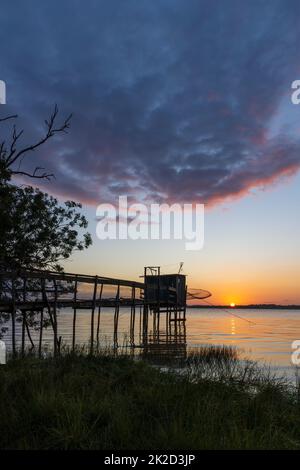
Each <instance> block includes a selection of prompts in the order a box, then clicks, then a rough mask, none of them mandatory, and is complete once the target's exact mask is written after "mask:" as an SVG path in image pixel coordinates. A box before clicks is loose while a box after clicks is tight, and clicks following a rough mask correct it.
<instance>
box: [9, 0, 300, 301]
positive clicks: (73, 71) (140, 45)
mask: <svg viewBox="0 0 300 470" xmlns="http://www.w3.org/2000/svg"><path fill="white" fill-rule="evenodd" d="M299 18H300V3H299V1H276V0H272V1H269V2H268V1H264V2H262V1H248V2H241V1H239V0H236V1H229V0H227V1H216V0H210V1H199V0H197V1H194V0H189V1H184V0H181V1H178V0H156V1H153V2H150V1H149V0H127V1H116V0H110V1H102V0H97V1H96V0H87V1H85V2H83V1H77V0H69V1H67V0H65V1H64V2H60V1H58V0H53V1H52V2H47V3H46V2H39V1H37V0H27V1H26V2H24V1H21V0H17V1H14V2H11V1H8V0H1V11H0V80H4V81H5V82H6V86H7V104H6V105H1V106H0V113H1V116H2V115H4V114H15V113H16V114H18V115H19V116H20V118H19V126H20V127H24V128H25V130H26V135H25V137H24V140H23V142H24V143H28V142H30V141H31V140H32V139H35V138H37V137H38V136H40V135H41V134H42V132H43V127H42V125H43V121H44V119H45V118H46V117H47V116H48V115H49V113H50V112H51V109H52V107H53V105H54V103H57V104H58V105H59V108H60V112H61V114H62V116H64V115H67V114H69V113H70V112H72V113H73V114H74V117H73V119H72V126H71V129H70V132H69V134H68V135H65V136H60V137H59V138H58V139H56V140H55V141H54V140H53V141H52V142H50V143H48V144H47V146H44V147H43V148H42V149H41V150H40V151H39V152H36V153H34V154H32V155H31V156H28V157H26V160H24V162H23V169H28V170H30V169H32V168H34V167H35V166H37V165H38V166H42V167H45V168H47V170H49V171H51V172H53V173H54V174H55V176H56V179H55V180H52V181H51V182H50V183H43V184H40V187H41V188H43V189H46V190H47V191H48V192H51V193H52V194H54V195H56V196H57V197H59V198H60V199H61V200H65V199H70V198H71V199H73V200H76V201H79V202H82V204H83V210H84V213H85V214H86V215H87V217H88V219H89V222H90V225H89V230H90V232H91V234H92V236H93V240H94V243H93V246H92V247H91V248H89V250H88V251H86V252H82V253H80V254H76V255H74V256H73V258H72V260H70V261H68V262H67V263H66V265H65V267H66V270H68V271H72V272H82V273H91V274H94V273H95V274H99V275H104V276H114V277H122V278H129V279H138V276H139V275H141V274H142V272H143V267H144V265H161V266H162V271H163V272H176V271H177V270H178V267H179V263H180V262H184V271H183V272H184V273H185V274H187V275H188V284H189V286H190V287H194V288H203V289H207V290H209V291H211V292H212V294H213V296H212V297H211V301H212V302H213V303H226V304H229V303H230V302H235V303H267V302H272V303H273V302H274V303H282V304H292V303H298V304H300V289H299V286H300V248H299V240H300V216H299V201H300V172H299V171H298V170H299V169H300V105H298V106H297V105H294V104H292V102H291V93H292V90H291V84H292V82H293V81H294V80H297V79H300V54H299V45H300V28H299ZM37 183H38V182H37ZM120 195H127V196H128V197H129V199H130V200H131V201H139V202H147V203H151V202H168V203H173V202H177V203H192V202H193V203H197V202H198V203H204V204H205V205H206V209H205V241H204V247H203V249H202V250H200V251H196V252H195V251H190V252H189V251H186V250H185V244H184V241H172V240H171V241H166V240H164V241H159V240H158V241H150V240H149V241H132V240H131V241H128V240H123V241H120V240H119V241H118V240H116V241H115V240H111V241H100V240H98V239H97V238H96V234H95V229H96V207H97V205H98V204H100V203H117V198H118V196H120Z"/></svg>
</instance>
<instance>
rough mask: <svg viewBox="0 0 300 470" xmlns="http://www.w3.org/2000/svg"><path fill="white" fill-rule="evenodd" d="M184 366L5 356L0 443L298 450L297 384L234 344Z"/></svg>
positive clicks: (197, 355)
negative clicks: (244, 356) (270, 371)
mask: <svg viewBox="0 0 300 470" xmlns="http://www.w3.org/2000/svg"><path fill="white" fill-rule="evenodd" d="M185 365H186V367H185V368H184V369H181V372H178V370H176V371H175V370H171V369H168V370H167V371H166V370H164V371H162V370H161V369H159V368H157V367H153V366H152V365H150V364H148V363H147V362H146V361H145V360H133V359H132V358H129V357H125V356H121V357H113V356H112V355H110V354H109V353H106V354H103V353H102V354H99V355H96V356H89V355H85V354H79V353H78V354H69V353H66V354H64V355H62V356H60V357H57V358H53V357H51V358H45V359H37V358H35V357H31V356H28V357H26V358H24V359H15V360H10V361H9V362H8V364H7V365H6V366H1V368H0V416H1V422H0V448H2V449H164V450H168V449H259V448H261V449H299V448H300V400H299V393H298V390H297V388H295V387H292V386H290V385H289V384H288V383H285V382H284V381H283V380H279V379H276V378H275V377H272V376H271V375H270V374H268V373H266V371H262V370H261V369H260V368H259V367H258V366H257V365H256V364H255V363H252V362H247V361H246V362H241V361H240V360H239V358H238V356H237V355H236V353H235V352H234V351H233V350H232V351H231V352H230V351H228V350H227V349H223V352H222V349H220V348H213V347H209V348H203V349H202V351H201V350H200V351H198V352H194V353H190V354H189V356H188V358H187V360H186V364H185ZM183 371H184V372H183Z"/></svg>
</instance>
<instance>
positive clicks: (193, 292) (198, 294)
mask: <svg viewBox="0 0 300 470" xmlns="http://www.w3.org/2000/svg"><path fill="white" fill-rule="evenodd" d="M210 296H211V293H210V292H209V291H208V290H203V289H189V290H188V292H187V296H186V297H187V299H188V300H192V299H197V300H203V299H207V298H208V297H210Z"/></svg>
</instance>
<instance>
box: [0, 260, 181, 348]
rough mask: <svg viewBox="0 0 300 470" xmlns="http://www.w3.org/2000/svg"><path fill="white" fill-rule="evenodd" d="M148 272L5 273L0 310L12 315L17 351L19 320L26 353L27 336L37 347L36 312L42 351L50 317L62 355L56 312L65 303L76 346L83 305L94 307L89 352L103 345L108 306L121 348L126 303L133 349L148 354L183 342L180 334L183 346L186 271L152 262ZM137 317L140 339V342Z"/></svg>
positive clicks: (0, 282) (55, 345) (0, 283)
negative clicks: (137, 276)
mask: <svg viewBox="0 0 300 470" xmlns="http://www.w3.org/2000/svg"><path fill="white" fill-rule="evenodd" d="M149 270H150V273H149ZM143 277H144V282H138V281H132V280H126V279H116V278H110V277H103V276H91V275H83V274H74V273H65V272H54V271H27V270H23V271H14V272H1V273H0V314H2V315H3V314H4V315H5V314H6V315H8V318H9V319H10V320H11V350H12V353H13V354H16V353H17V347H16V320H18V321H19V322H21V324H22V339H21V353H22V354H24V352H25V343H26V339H27V341H29V342H30V344H31V347H32V348H36V345H35V344H34V342H33V340H32V338H31V334H30V321H32V318H33V317H34V321H35V325H36V323H37V322H38V324H39V325H38V329H39V340H38V346H37V348H36V349H37V350H38V354H39V355H41V353H42V348H43V330H44V328H45V325H47V322H48V325H49V327H50V328H52V331H53V352H54V354H59V352H60V350H61V346H62V337H61V335H60V332H59V331H58V322H57V315H58V312H59V310H60V309H63V308H71V309H73V320H72V345H71V347H72V350H74V349H75V347H76V325H77V323H76V322H77V312H78V310H79V309H80V310H82V309H85V310H87V311H89V312H90V340H89V351H90V353H91V354H93V352H94V350H95V348H98V347H99V338H100V333H101V310H102V308H104V307H105V308H111V309H112V315H113V345H114V348H116V349H117V348H118V327H119V316H120V309H121V308H123V307H127V308H130V319H129V328H128V329H129V340H130V345H131V347H132V348H144V351H145V352H148V353H149V351H151V350H152V351H154V350H155V349H159V348H161V347H164V346H166V345H168V344H169V343H170V342H172V343H178V335H179V336H180V338H181V339H180V341H179V343H180V347H181V348H182V345H183V344H185V327H184V335H183V334H182V331H183V330H182V327H179V325H180V324H181V323H184V322H185V319H186V286H185V276H183V275H168V276H167V275H165V276H163V275H161V274H160V269H159V268H153V267H147V268H145V271H144V276H143ZM138 321H139V330H140V335H139V336H140V341H139V343H138V344H136V342H135V330H136V324H137V322H138ZM150 323H151V325H150ZM4 326H5V325H4ZM174 338H175V341H174ZM182 338H183V340H182Z"/></svg>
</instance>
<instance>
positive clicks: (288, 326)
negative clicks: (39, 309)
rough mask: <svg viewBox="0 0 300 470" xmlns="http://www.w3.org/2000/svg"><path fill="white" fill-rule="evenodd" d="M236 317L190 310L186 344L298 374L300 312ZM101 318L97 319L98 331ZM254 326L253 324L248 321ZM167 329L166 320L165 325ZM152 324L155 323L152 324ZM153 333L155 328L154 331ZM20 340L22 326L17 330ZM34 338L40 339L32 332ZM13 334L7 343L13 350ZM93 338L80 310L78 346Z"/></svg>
mask: <svg viewBox="0 0 300 470" xmlns="http://www.w3.org/2000/svg"><path fill="white" fill-rule="evenodd" d="M233 313H234V314H235V315H239V316H241V317H243V319H240V318H237V317H235V316H232V315H230V314H229V313H228V312H226V311H224V310H220V309H211V308H207V309H206V308H204V309H197V308H192V309H191V308H190V309H187V322H186V342H187V347H188V348H190V347H197V346H199V345H204V344H218V345H223V344H224V345H228V346H235V347H237V348H238V349H240V350H241V351H242V354H243V355H244V356H247V357H249V358H250V359H254V360H258V361H261V362H264V363H268V364H270V365H271V366H272V367H273V368H274V369H276V370H277V371H280V372H282V373H285V374H287V375H289V376H293V375H294V374H295V366H293V364H292V363H291V353H292V351H293V350H292V348H291V344H292V342H293V341H294V340H300V310H283V309H282V310H277V309H274V310H273V309H267V310H264V309H262V310H257V309H253V310H243V309H234V312H233ZM129 314H130V310H129V309H127V308H122V309H121V310H120V317H119V335H118V338H119V340H118V342H119V344H122V343H125V342H126V338H128V326H129ZM96 317H97V315H95V330H96V321H97V318H96ZM72 318H73V312H72V310H68V309H65V310H62V311H61V312H60V314H59V317H58V324H59V334H60V335H61V336H62V341H63V343H65V344H71V341H72V337H71V333H72ZM136 320H137V321H136V330H135V341H136V343H138V342H139V333H140V332H139V312H137V315H136ZM246 320H248V321H251V322H253V323H249V322H248V321H246ZM161 323H162V327H163V326H164V322H163V320H162V321H161ZM150 324H151V322H150ZM150 329H151V328H150ZM100 331H101V335H100V340H101V342H102V344H104V343H106V344H110V343H111V342H112V338H113V310H112V309H105V310H103V311H102V313H101V323H100ZM17 335H18V339H20V325H19V326H18V327H17ZM32 335H33V338H34V339H35V340H36V339H37V337H38V333H37V332H32ZM9 336H10V335H9V333H8V334H7V335H6V340H7V342H8V347H9ZM89 338H90V312H89V311H88V310H78V312H77V328H76V343H77V344H81V345H82V344H87V343H88V341H89ZM51 339H52V334H51V331H50V329H49V331H45V332H44V340H45V341H46V342H48V343H51Z"/></svg>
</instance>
